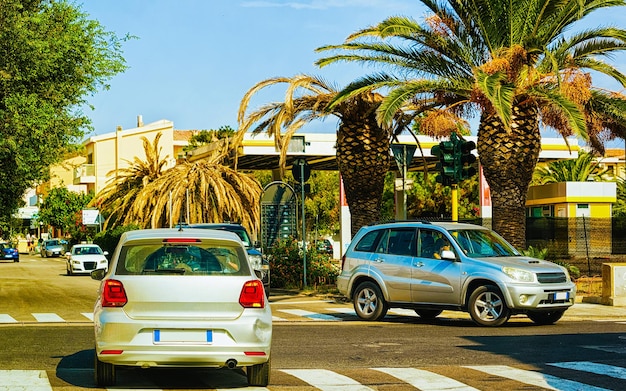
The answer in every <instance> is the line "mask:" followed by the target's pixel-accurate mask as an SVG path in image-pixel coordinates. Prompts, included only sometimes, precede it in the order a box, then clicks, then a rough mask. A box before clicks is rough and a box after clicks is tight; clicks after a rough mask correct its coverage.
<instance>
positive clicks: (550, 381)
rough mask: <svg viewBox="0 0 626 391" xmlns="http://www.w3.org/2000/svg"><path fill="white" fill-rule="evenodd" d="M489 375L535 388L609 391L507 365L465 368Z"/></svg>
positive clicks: (564, 390)
mask: <svg viewBox="0 0 626 391" xmlns="http://www.w3.org/2000/svg"><path fill="white" fill-rule="evenodd" d="M464 367H465V368H470V369H474V370H476V371H480V372H483V373H486V374H489V375H495V376H500V377H505V378H507V379H511V380H515V381H518V382H520V383H525V384H530V385H533V386H535V387H543V388H547V389H549V390H558V391H580V390H585V391H608V390H607V389H606V388H600V387H594V386H592V385H589V384H585V383H579V382H576V381H573V380H567V379H561V378H559V377H556V376H552V375H547V374H542V373H540V372H535V371H527V370H523V369H517V368H512V367H509V366H506V365H479V366H464Z"/></svg>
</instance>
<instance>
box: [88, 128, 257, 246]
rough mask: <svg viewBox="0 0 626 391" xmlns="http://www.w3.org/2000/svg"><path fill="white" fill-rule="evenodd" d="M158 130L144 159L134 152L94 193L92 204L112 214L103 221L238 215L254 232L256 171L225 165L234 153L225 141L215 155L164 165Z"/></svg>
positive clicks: (146, 222) (150, 223)
mask: <svg viewBox="0 0 626 391" xmlns="http://www.w3.org/2000/svg"><path fill="white" fill-rule="evenodd" d="M160 138H161V133H158V134H157V135H156V137H155V139H154V142H153V144H152V145H151V144H150V142H149V141H148V140H147V139H146V138H145V137H144V138H143V146H144V150H145V152H146V160H145V161H142V160H141V159H139V158H138V157H135V159H134V160H133V163H132V164H131V165H130V166H129V167H128V168H125V169H122V170H119V172H118V177H117V179H113V180H112V181H111V182H110V183H108V184H107V186H106V187H105V188H104V189H103V190H102V191H101V192H100V193H99V194H98V195H97V196H96V198H95V201H94V204H95V205H98V207H99V208H100V209H101V210H102V211H103V214H104V215H108V217H107V219H106V220H105V223H104V227H105V228H107V227H109V226H115V225H126V224H131V223H132V224H137V225H138V226H139V227H141V228H159V227H168V226H170V225H175V224H177V223H178V222H179V221H184V222H188V223H198V222H222V221H236V222H240V223H241V224H242V225H244V226H245V227H246V228H247V229H248V230H249V232H252V233H253V234H254V233H256V231H257V229H258V223H259V220H260V219H259V213H260V212H259V201H260V197H261V192H262V189H261V185H260V184H259V182H258V181H257V180H256V179H254V178H253V177H251V176H249V175H247V174H244V173H241V172H238V171H236V170H234V169H232V168H229V167H227V166H225V165H223V162H224V161H225V160H226V158H227V157H228V156H229V155H230V154H231V153H230V149H229V144H228V143H224V144H223V147H222V148H218V149H216V150H215V151H214V153H213V154H212V155H210V156H209V157H207V158H204V159H202V160H198V161H195V162H184V163H181V164H178V165H176V166H174V167H172V168H170V169H167V170H163V167H164V166H165V163H166V161H165V159H167V156H166V157H165V158H164V159H163V160H161V159H159V156H160V153H159V152H160V151H161V148H159V146H158V144H159V139H160Z"/></svg>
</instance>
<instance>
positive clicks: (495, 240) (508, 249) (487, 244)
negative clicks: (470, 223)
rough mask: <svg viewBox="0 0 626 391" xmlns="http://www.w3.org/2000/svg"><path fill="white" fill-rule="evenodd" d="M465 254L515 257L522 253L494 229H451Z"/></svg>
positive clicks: (470, 255) (471, 255)
mask: <svg viewBox="0 0 626 391" xmlns="http://www.w3.org/2000/svg"><path fill="white" fill-rule="evenodd" d="M450 234H451V235H452V237H453V238H454V239H455V240H456V242H457V243H458V245H459V247H461V249H462V250H463V252H464V253H465V255H467V256H469V257H478V258H481V257H513V256H519V255H521V254H520V253H519V251H517V250H516V249H515V248H513V246H511V245H510V244H509V243H507V242H506V241H505V240H504V239H502V238H501V237H500V236H498V235H497V234H496V233H495V232H493V231H487V230H450Z"/></svg>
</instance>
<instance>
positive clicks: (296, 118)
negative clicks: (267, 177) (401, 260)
mask: <svg viewBox="0 0 626 391" xmlns="http://www.w3.org/2000/svg"><path fill="white" fill-rule="evenodd" d="M280 84H283V85H286V92H285V99H284V101H280V102H273V103H269V104H266V105H264V106H262V107H261V108H259V109H257V110H254V111H251V112H248V105H249V102H250V99H251V98H252V96H254V94H256V93H257V92H258V91H260V90H262V89H263V88H266V87H271V86H275V85H280ZM337 92H338V89H337V88H336V87H334V86H332V85H331V84H329V83H327V82H326V81H324V80H323V79H321V78H319V77H314V76H308V75H297V76H294V77H293V78H285V77H281V78H273V79H267V80H264V81H261V82H259V83H257V84H256V85H254V86H253V87H252V88H250V90H248V92H246V94H245V95H244V97H243V99H242V101H241V103H240V106H239V115H238V118H239V130H238V133H237V137H236V139H235V143H238V142H240V140H241V139H242V138H243V135H244V134H245V133H246V132H247V131H249V130H252V132H253V133H254V134H258V133H266V134H268V135H269V136H270V137H273V138H274V141H275V143H276V146H277V148H278V149H279V150H280V151H281V160H280V161H281V168H282V171H284V168H285V166H286V165H287V146H288V145H289V140H291V138H292V137H293V135H294V134H295V133H296V132H297V131H298V130H299V129H300V128H301V127H302V126H303V125H305V124H307V123H309V122H310V121H313V120H317V119H320V118H324V117H327V116H330V115H332V116H336V117H338V118H339V120H340V123H339V127H338V129H337V144H336V148H337V157H336V159H337V165H338V168H339V173H340V174H341V179H342V181H343V184H344V189H345V194H346V200H347V202H348V206H349V208H350V215H351V218H352V227H351V231H352V235H354V234H356V232H357V231H358V229H359V228H361V227H362V226H363V225H366V224H371V223H373V222H375V221H379V220H380V208H381V202H382V193H383V187H384V178H385V174H386V173H387V171H388V170H389V163H390V152H389V145H390V140H391V139H392V137H393V135H394V134H395V133H396V131H399V130H402V129H403V125H404V123H403V122H402V121H401V119H399V118H396V120H397V121H393V120H392V121H390V126H388V127H382V126H381V125H380V124H379V122H378V121H377V119H376V110H377V109H378V107H379V106H380V103H381V102H382V101H383V97H382V95H380V94H377V93H371V92H364V93H362V94H353V95H352V96H351V97H350V98H349V99H346V100H344V101H342V102H341V103H338V104H336V105H334V106H333V109H332V110H326V108H327V105H328V103H330V102H331V101H332V100H333V99H334V98H335V97H336V95H337ZM394 129H395V130H394Z"/></svg>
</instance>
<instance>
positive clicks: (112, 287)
mask: <svg viewBox="0 0 626 391" xmlns="http://www.w3.org/2000/svg"><path fill="white" fill-rule="evenodd" d="M127 302H128V299H127V298H126V291H125V290H124V285H122V283H121V281H117V280H106V281H104V286H103V287H102V306H103V307H123V306H124V305H125V304H126V303H127Z"/></svg>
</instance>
